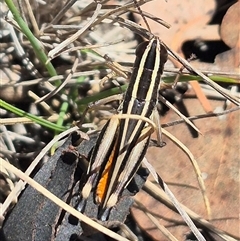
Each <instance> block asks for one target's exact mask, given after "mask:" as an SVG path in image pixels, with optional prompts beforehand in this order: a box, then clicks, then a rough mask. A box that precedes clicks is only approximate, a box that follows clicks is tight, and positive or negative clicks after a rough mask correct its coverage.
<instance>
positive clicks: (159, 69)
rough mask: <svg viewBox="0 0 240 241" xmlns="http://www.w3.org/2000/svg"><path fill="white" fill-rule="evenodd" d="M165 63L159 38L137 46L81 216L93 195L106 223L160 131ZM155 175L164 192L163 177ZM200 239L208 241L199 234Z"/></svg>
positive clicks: (90, 173)
mask: <svg viewBox="0 0 240 241" xmlns="http://www.w3.org/2000/svg"><path fill="white" fill-rule="evenodd" d="M143 17H144V16H143ZM167 59H168V52H167V50H166V48H165V46H164V45H163V43H162V42H161V40H160V39H159V38H158V37H156V36H153V37H152V38H151V39H150V40H149V41H145V42H143V43H141V44H140V45H139V46H138V47H137V49H136V59H135V62H134V66H133V72H132V75H131V78H130V81H129V86H128V89H127V91H126V93H125V96H124V99H123V102H122V104H121V105H120V107H119V110H118V111H119V114H118V115H113V116H112V117H111V118H110V119H109V120H108V121H107V123H106V124H105V125H104V127H103V129H102V130H101V132H100V135H99V137H98V139H97V142H96V145H95V147H94V148H93V151H92V154H91V156H90V162H89V166H88V170H87V180H86V182H85V184H84V186H83V188H82V190H81V197H80V202H79V205H78V207H77V209H78V210H79V211H81V212H84V208H85V205H86V202H87V199H88V197H89V195H90V193H91V192H92V191H93V193H94V197H95V202H96V203H97V204H98V206H99V213H98V218H99V220H101V221H106V220H107V219H108V215H109V212H110V210H111V209H112V208H113V207H114V206H115V205H116V204H117V202H118V200H119V198H120V196H121V194H122V192H123V190H124V189H125V188H126V187H127V185H128V184H129V182H130V181H131V180H132V178H133V177H134V175H135V173H136V172H137V170H138V169H139V167H140V165H141V164H142V162H143V160H144V156H145V154H146V151H147V148H148V145H149V141H150V136H151V134H152V132H153V131H154V130H159V129H160V128H159V127H156V124H155V123H154V121H153V119H154V113H155V110H156V105H157V101H158V92H159V88H160V81H161V75H162V73H163V69H164V64H165V63H166V61H167ZM154 174H156V173H154ZM155 176H156V178H155V179H156V180H157V181H158V183H159V184H160V185H161V187H162V188H165V186H164V185H165V184H164V183H163V182H162V180H161V178H160V177H159V176H158V175H155ZM189 222H190V221H189ZM191 225H193V223H191V224H190V226H191ZM193 226H194V225H193ZM194 229H195V232H194V233H196V232H198V233H199V231H198V230H197V228H196V227H195V226H194ZM198 237H199V240H201V241H204V240H205V239H204V237H203V236H202V235H201V233H199V235H198Z"/></svg>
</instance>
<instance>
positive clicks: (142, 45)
mask: <svg viewBox="0 0 240 241" xmlns="http://www.w3.org/2000/svg"><path fill="white" fill-rule="evenodd" d="M148 44H149V41H145V42H142V43H140V44H139V45H138V46H137V48H136V51H135V54H136V56H137V57H141V56H142V55H143V53H144V51H145V50H146V48H147V46H148Z"/></svg>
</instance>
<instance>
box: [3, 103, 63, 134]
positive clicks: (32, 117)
mask: <svg viewBox="0 0 240 241" xmlns="http://www.w3.org/2000/svg"><path fill="white" fill-rule="evenodd" d="M0 108H4V109H6V110H8V111H10V112H12V113H14V114H16V115H17V116H19V117H26V118H28V119H29V120H32V121H33V122H35V123H37V124H39V125H41V126H44V127H47V128H49V129H51V130H54V131H57V132H62V131H65V130H66V129H67V128H65V127H62V126H59V125H56V124H54V123H52V122H50V121H48V120H45V119H43V118H42V117H38V116H35V115H32V114H30V113H28V112H25V111H23V110H21V109H19V108H17V107H15V106H12V105H10V104H8V103H7V102H5V101H3V100H1V99H0Z"/></svg>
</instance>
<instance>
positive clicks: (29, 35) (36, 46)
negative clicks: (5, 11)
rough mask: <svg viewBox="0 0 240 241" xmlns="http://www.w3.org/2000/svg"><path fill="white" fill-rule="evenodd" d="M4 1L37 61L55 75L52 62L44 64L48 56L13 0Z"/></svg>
mask: <svg viewBox="0 0 240 241" xmlns="http://www.w3.org/2000/svg"><path fill="white" fill-rule="evenodd" d="M5 2H6V4H7V5H8V7H9V9H10V11H11V12H12V14H13V17H14V19H15V20H16V22H17V23H18V25H19V27H20V29H21V31H22V32H23V34H24V35H25V36H26V37H27V39H28V40H29V41H30V43H31V45H32V47H33V50H34V52H35V54H36V56H37V58H38V59H39V61H40V62H41V63H42V64H43V65H44V66H45V67H46V69H47V71H48V73H49V75H50V76H51V77H53V76H56V75H57V72H56V70H55V68H54V67H53V65H52V63H51V62H49V63H47V64H46V62H47V60H48V57H47V55H46V54H45V52H44V49H43V47H42V45H41V43H40V41H39V40H38V39H37V38H36V37H35V36H34V35H33V34H32V32H31V30H30V29H29V28H28V26H27V24H26V23H25V22H24V20H23V19H22V17H21V15H20V13H19V11H18V10H17V8H16V7H15V5H14V3H13V1H11V0H5ZM56 84H57V85H60V81H56Z"/></svg>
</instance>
